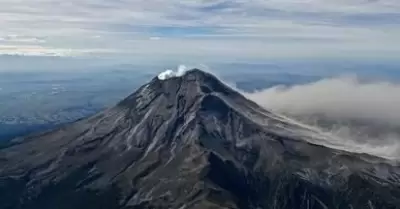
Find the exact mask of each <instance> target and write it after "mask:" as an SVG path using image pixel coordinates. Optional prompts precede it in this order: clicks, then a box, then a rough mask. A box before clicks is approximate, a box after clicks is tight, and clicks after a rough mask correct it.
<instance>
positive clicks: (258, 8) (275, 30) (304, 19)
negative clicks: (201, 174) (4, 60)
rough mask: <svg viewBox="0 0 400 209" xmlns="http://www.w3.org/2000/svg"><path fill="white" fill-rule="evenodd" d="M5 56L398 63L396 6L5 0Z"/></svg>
mask: <svg viewBox="0 0 400 209" xmlns="http://www.w3.org/2000/svg"><path fill="white" fill-rule="evenodd" d="M0 4H1V6H0V28H1V30H0V55H1V54H2V55H4V54H7V55H44V56H55V55H56V56H77V57H119V58H124V59H130V58H135V59H150V58H160V57H161V58H163V59H177V58H179V59H181V60H184V59H199V58H201V59H217V58H218V59H221V60H235V59H237V58H241V59H249V60H250V59H252V60H253V59H254V60H263V59H267V58H288V59H290V58H336V57H339V58H341V57H346V58H349V57H350V58H352V57H354V58H374V59H381V58H388V59H398V58H400V38H399V37H400V1H399V0H229V1H228V0H68V1H65V0H0Z"/></svg>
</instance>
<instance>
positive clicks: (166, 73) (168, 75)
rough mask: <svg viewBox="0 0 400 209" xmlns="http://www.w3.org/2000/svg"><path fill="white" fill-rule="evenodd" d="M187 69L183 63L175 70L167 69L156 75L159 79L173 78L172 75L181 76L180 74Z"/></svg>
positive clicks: (183, 73)
mask: <svg viewBox="0 0 400 209" xmlns="http://www.w3.org/2000/svg"><path fill="white" fill-rule="evenodd" d="M188 69H189V68H187V67H186V66H185V65H179V66H178V69H177V70H176V71H173V70H169V69H168V70H166V71H164V72H162V73H160V74H158V76H157V77H158V79H159V80H166V79H169V78H173V77H181V76H183V75H185V73H186V71H187V70H188Z"/></svg>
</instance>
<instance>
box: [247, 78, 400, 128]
mask: <svg viewBox="0 0 400 209" xmlns="http://www.w3.org/2000/svg"><path fill="white" fill-rule="evenodd" d="M399 92H400V85H399V84H393V83H388V82H362V81H361V80H360V79H358V78H357V77H349V76H347V77H340V78H330V79H323V80H320V81H318V82H315V83H309V84H304V85H295V86H291V87H285V86H277V87H273V88H270V89H265V90H262V91H259V92H254V93H251V94H247V96H248V97H249V98H251V99H252V100H254V101H256V102H257V103H259V104H261V105H263V106H264V107H266V108H268V109H272V110H274V111H279V112H285V113H289V114H292V115H311V114H325V115H328V116H330V117H337V118H358V119H366V120H377V121H380V122H387V123H395V124H398V125H400V106H399V104H400V94H399Z"/></svg>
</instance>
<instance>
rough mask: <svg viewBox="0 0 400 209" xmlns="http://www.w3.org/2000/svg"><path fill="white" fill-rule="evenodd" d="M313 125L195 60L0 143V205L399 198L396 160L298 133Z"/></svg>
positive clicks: (287, 203)
mask: <svg viewBox="0 0 400 209" xmlns="http://www.w3.org/2000/svg"><path fill="white" fill-rule="evenodd" d="M312 132H313V131H312V130H307V129H305V128H303V127H301V126H299V125H297V124H294V123H291V121H288V120H285V119H284V118H281V117H280V116H278V115H275V114H274V113H271V112H269V111H267V110H265V109H263V108H261V107H259V106H258V105H257V104H255V103H254V102H252V101H250V100H248V99H246V98H245V97H244V96H242V95H241V94H240V93H238V92H236V91H234V90H232V89H231V88H230V87H228V86H227V85H225V84H223V83H222V82H221V81H219V80H218V78H216V77H215V76H213V75H212V74H209V73H205V72H203V71H201V70H198V69H194V70H190V71H188V72H186V73H185V74H184V75H182V76H180V77H172V78H168V79H166V80H160V79H158V78H157V77H155V78H154V79H152V80H151V81H150V82H149V83H148V84H145V85H143V86H142V87H140V88H139V89H138V90H137V91H136V92H135V93H133V94H131V95H129V96H128V97H127V98H126V99H124V100H122V101H121V102H120V103H118V104H117V105H116V106H115V107H112V108H110V109H107V110H105V111H103V112H100V113H98V114H96V115H94V116H92V117H90V118H87V119H82V120H80V121H77V122H76V123H73V124H70V125H67V126H64V127H62V128H60V129H57V130H55V131H50V132H46V133H43V134H42V135H37V136H32V138H31V139H28V140H21V142H20V143H19V144H17V145H14V146H11V147H8V148H5V149H1V150H0V198H1V199H3V198H6V197H7V199H8V201H6V202H5V203H4V202H3V203H0V208H1V209H2V208H32V209H33V208H54V207H56V206H57V205H59V204H64V206H63V207H62V208H111V209H112V208H177V209H183V208H243V209H252V208H282V209H289V208H290V209H293V208H294V209H296V208H299V209H300V208H316V209H317V208H321V209H322V208H343V209H344V208H349V209H350V208H354V209H356V208H367V207H375V208H398V206H397V205H400V202H399V200H400V189H399V185H400V175H399V174H400V172H399V168H398V166H397V165H390V164H389V163H388V161H387V160H385V159H380V158H376V157H373V156H366V155H362V154H355V153H349V152H346V151H342V150H335V149H331V148H327V147H323V146H321V145H316V144H312V143H310V142H309V141H305V140H303V139H304V138H306V137H309V136H310V135H309V133H312ZM313 134H315V133H313ZM316 139H318V138H316ZM316 139H314V140H316ZM5 191H11V192H8V193H6V192H5ZM3 195H8V196H6V197H5V196H3ZM2 196H3V197H2ZM104 199H108V200H111V201H108V202H107V201H105V200H104ZM371 205H372V206H371Z"/></svg>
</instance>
